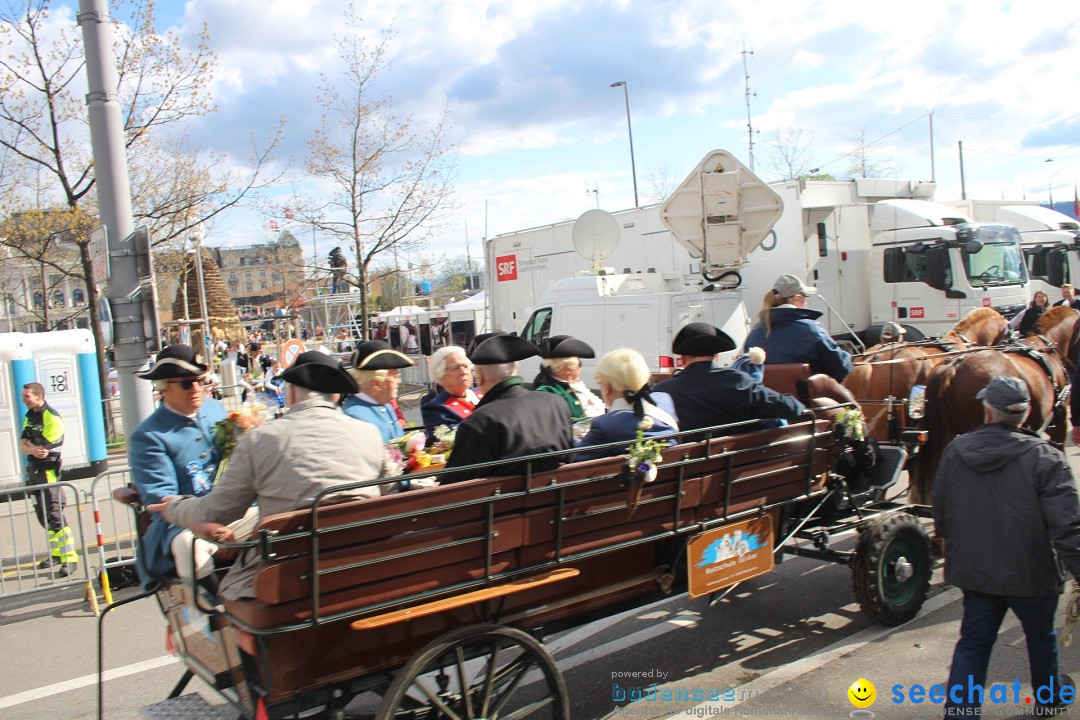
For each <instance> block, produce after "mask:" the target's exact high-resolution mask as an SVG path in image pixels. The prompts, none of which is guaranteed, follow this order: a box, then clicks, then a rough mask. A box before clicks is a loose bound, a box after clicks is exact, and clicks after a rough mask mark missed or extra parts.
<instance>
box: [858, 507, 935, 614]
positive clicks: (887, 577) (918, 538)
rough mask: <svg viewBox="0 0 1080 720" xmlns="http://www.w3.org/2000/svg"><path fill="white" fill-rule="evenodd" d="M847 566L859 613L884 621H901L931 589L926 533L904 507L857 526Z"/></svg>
mask: <svg viewBox="0 0 1080 720" xmlns="http://www.w3.org/2000/svg"><path fill="white" fill-rule="evenodd" d="M851 571H852V576H853V581H854V585H855V597H856V599H857V600H858V601H859V605H860V606H861V607H862V611H863V612H864V613H866V614H867V615H868V616H870V617H871V618H873V619H874V620H876V621H877V622H880V623H882V624H883V625H901V624H903V623H906V622H907V621H908V620H910V619H912V618H913V617H915V614H916V613H918V612H919V608H921V607H922V605H923V602H925V601H926V593H927V592H928V591H929V589H930V571H931V565H930V538H929V536H928V535H927V534H926V531H925V530H923V528H922V526H921V525H920V524H919V522H918V521H917V520H916V519H915V518H914V517H912V516H911V515H909V514H907V513H890V514H889V515H884V516H882V517H879V518H875V519H874V520H873V521H872V522H870V523H869V524H868V525H867V526H866V527H865V528H864V529H863V530H862V534H861V536H860V537H859V544H858V547H857V548H856V550H855V560H854V562H853V563H852V565H851Z"/></svg>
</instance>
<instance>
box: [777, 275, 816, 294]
mask: <svg viewBox="0 0 1080 720" xmlns="http://www.w3.org/2000/svg"><path fill="white" fill-rule="evenodd" d="M772 289H773V292H774V293H776V294H777V295H779V296H780V297H781V298H785V299H786V298H789V297H795V296H796V295H798V294H799V293H802V294H803V295H815V294H817V288H816V287H811V286H809V285H807V284H805V283H804V282H803V281H802V280H800V279H799V278H797V277H795V276H794V275H781V276H780V277H778V278H777V279H776V283H775V284H774V285H773V286H772Z"/></svg>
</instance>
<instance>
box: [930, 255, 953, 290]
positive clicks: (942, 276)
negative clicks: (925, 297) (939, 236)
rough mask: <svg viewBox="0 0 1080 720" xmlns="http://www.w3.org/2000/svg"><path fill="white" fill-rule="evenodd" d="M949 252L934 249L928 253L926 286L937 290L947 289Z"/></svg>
mask: <svg viewBox="0 0 1080 720" xmlns="http://www.w3.org/2000/svg"><path fill="white" fill-rule="evenodd" d="M948 263H949V256H948V250H946V249H945V248H943V247H932V248H929V249H927V251H926V284H927V285H929V286H930V287H932V288H934V289H935V290H945V289H946V288H947V282H946V277H947V276H946V271H947V269H948Z"/></svg>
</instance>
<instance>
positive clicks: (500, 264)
mask: <svg viewBox="0 0 1080 720" xmlns="http://www.w3.org/2000/svg"><path fill="white" fill-rule="evenodd" d="M504 280H517V256H516V255H503V256H502V257H497V258H495V281H496V282H503V281H504Z"/></svg>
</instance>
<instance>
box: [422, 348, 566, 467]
mask: <svg viewBox="0 0 1080 720" xmlns="http://www.w3.org/2000/svg"><path fill="white" fill-rule="evenodd" d="M538 352H539V351H538V348H537V347H536V346H535V345H533V344H532V343H530V342H527V341H525V340H522V339H521V338H518V337H513V336H510V335H495V336H490V337H487V338H485V339H484V340H482V341H481V342H478V343H476V345H475V346H474V347H472V348H470V351H469V360H470V361H471V362H472V364H473V366H474V368H475V372H476V382H477V386H478V387H479V390H480V392H481V393H482V394H483V396H484V399H483V400H481V401H480V403H479V404H478V405H477V406H476V409H475V410H473V412H472V414H471V415H469V417H467V418H465V419H464V420H462V422H461V424H460V425H458V429H457V435H456V436H455V438H454V450H453V452H451V453H450V458H449V460H448V461H447V466H448V467H464V466H465V465H473V464H476V463H486V462H493V461H495V460H503V459H507V458H518V457H523V456H525V455H535V454H538V453H544V452H550V451H554V450H568V449H570V448H572V447H573V446H574V439H573V435H572V433H571V429H570V407H569V405H567V404H566V401H565V400H563V399H562V398H560V397H557V396H555V395H552V394H550V393H540V392H534V391H532V390H528V389H526V388H525V387H524V385H525V383H524V381H523V380H522V379H521V376H519V375H518V361H519V360H524V359H525V358H528V357H532V356H534V355H536V354H537V353H538ZM567 459H568V458H567V457H564V458H561V459H560V458H554V459H551V460H549V461H545V462H540V463H534V464H533V469H534V470H550V469H552V468H554V467H556V466H557V465H558V464H559V463H560V462H565V461H566V460H567ZM524 469H525V467H524V464H523V463H508V464H506V465H500V466H498V467H493V468H486V469H480V470H474V471H467V472H456V473H452V474H448V475H447V476H445V477H443V478H442V480H441V482H442V484H444V485H445V484H448V483H454V482H460V481H462V480H469V479H471V478H475V477H484V476H486V475H512V474H515V473H520V472H524Z"/></svg>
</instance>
